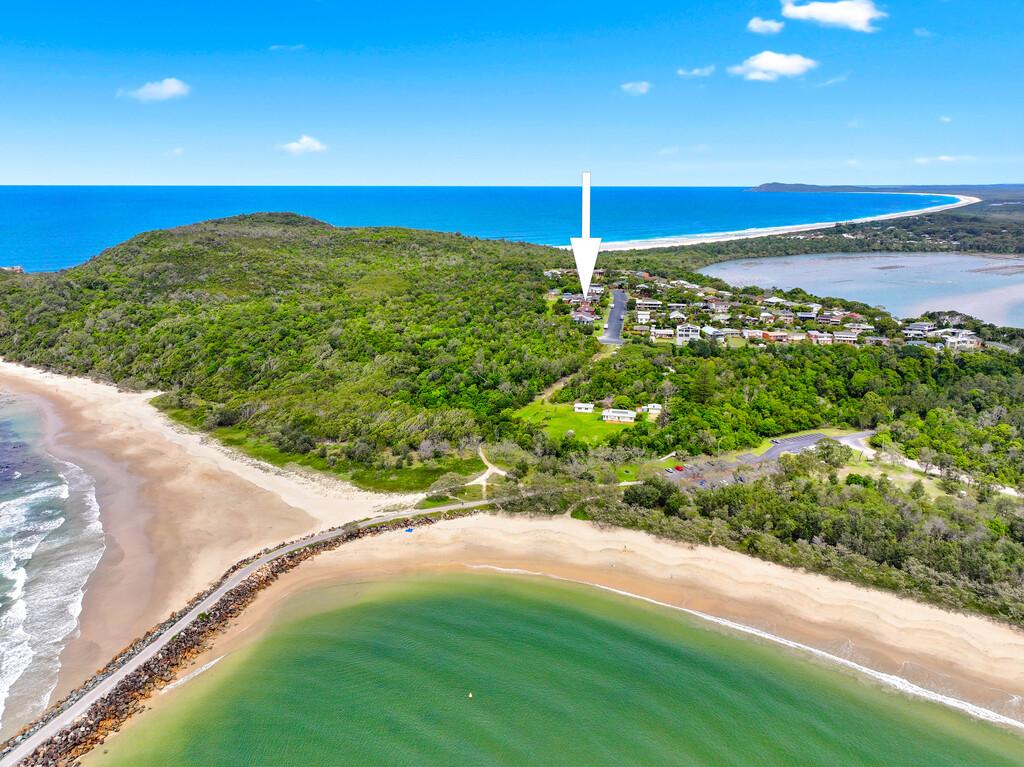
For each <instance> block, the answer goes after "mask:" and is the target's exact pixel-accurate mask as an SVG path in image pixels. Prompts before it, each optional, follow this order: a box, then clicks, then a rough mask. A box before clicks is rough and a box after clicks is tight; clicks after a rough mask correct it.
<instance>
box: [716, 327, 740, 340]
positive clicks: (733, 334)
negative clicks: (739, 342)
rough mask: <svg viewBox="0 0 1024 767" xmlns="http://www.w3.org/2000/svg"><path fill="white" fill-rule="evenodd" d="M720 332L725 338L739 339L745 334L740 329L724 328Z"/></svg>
mask: <svg viewBox="0 0 1024 767" xmlns="http://www.w3.org/2000/svg"><path fill="white" fill-rule="evenodd" d="M720 332H721V334H722V335H723V336H724V337H725V338H739V337H740V336H741V335H742V334H743V331H742V330H740V329H739V328H722V329H721V331H720Z"/></svg>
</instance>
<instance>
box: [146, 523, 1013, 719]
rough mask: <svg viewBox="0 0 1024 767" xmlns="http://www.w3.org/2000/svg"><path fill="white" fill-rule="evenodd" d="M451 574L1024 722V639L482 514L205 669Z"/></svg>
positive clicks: (843, 586) (794, 576) (405, 540)
mask: <svg viewBox="0 0 1024 767" xmlns="http://www.w3.org/2000/svg"><path fill="white" fill-rule="evenodd" d="M452 571H465V572H481V571H482V572H489V573H493V572H501V571H511V572H522V573H534V574H544V575H547V576H551V577H556V578H562V579H567V580H571V581H574V582H578V583H588V584H594V585H599V586H601V587H604V588H607V589H612V590H615V591H618V592H624V593H627V594H631V595H636V596H639V597H641V598H644V599H647V600H653V601H656V602H660V603H663V604H666V605H671V606H676V607H681V608H685V609H687V610H691V611H696V612H699V613H703V614H706V615H709V616H715V617H717V618H721V619H725V620H727V621H733V622H736V623H739V624H742V625H743V626H747V627H752V628H754V629H757V630H760V631H764V632H767V633H770V634H772V635H774V636H777V637H780V638H783V639H785V640H788V641H789V642H795V643H800V644H802V645H806V646H808V647H809V648H815V649H817V650H821V651H823V652H824V653H827V654H828V655H831V656H835V657H838V658H841V659H844V660H846V661H850V662H852V663H855V664H857V665H861V666H865V667H867V668H868V669H872V670H875V671H877V672H881V673H882V674H888V675H893V676H895V677H897V678H898V679H900V680H907V681H909V682H911V683H912V684H913V685H917V686H920V687H922V688H924V689H925V690H928V691H934V692H936V693H939V694H941V695H946V696H950V697H952V698H955V699H958V700H963V701H966V702H968V703H970V704H973V705H974V706H977V707H980V708H983V709H986V710H988V711H991V712H994V713H996V714H998V715H999V716H1000V717H1006V718H1008V719H1012V720H1015V721H1018V722H1024V705H1022V703H1021V701H1020V699H1021V698H1022V697H1024V631H1020V630H1018V629H1015V628H1013V627H1011V626H1008V625H1004V624H1000V623H997V622H995V621H992V620H989V619H986V618H982V617H978V616H971V615H965V614H958V613H953V612H949V611H946V610H942V609H939V608H937V607H932V606H929V605H924V604H921V603H918V602H914V601H912V600H908V599H903V598H900V597H898V596H895V595H893V594H889V593H885V592H881V591H875V590H872V589H866V588H862V587H859V586H855V585H852V584H848V583H843V582H839V581H833V580H831V579H829V578H827V577H824V576H820V575H815V574H811V573H806V572H802V571H798V570H793V569H789V568H786V567H782V566H780V565H775V564H772V563H769V562H763V561H761V560H758V559H754V558H751V557H747V556H744V555H742V554H738V553H736V552H732V551H728V550H725V549H720V548H712V547H707V546H690V545H686V544H679V543H674V542H671V541H666V540H662V539H658V538H655V537H653V536H649V535H647V534H645V533H640V532H637V531H632V530H622V529H617V528H601V527H598V526H597V525H594V524H592V523H588V522H580V521H577V520H572V519H569V518H567V517H556V518H547V517H532V518H531V517H523V516H517V517H512V516H506V515H493V514H488V515H483V514H482V515H477V516H473V517H466V518H461V519H455V520H450V521H447V522H440V523H438V524H436V525H433V526H430V527H427V528H420V529H417V530H416V532H415V533H414V534H412V535H407V534H404V533H385V534H383V535H380V536H376V537H372V538H365V539H361V540H358V541H354V542H352V543H349V544H346V545H345V546H342V547H341V548H339V549H336V550H334V551H331V552H328V553H325V554H323V555H321V556H320V557H318V558H316V559H314V560H311V561H309V562H306V563H304V564H303V565H302V566H300V567H299V568H297V569H295V570H293V571H291V572H289V573H287V574H286V575H284V576H283V577H282V578H281V579H280V580H279V581H278V582H277V583H275V584H274V585H272V586H271V587H270V588H268V589H267V590H266V591H264V592H263V593H261V594H260V596H259V597H258V598H257V600H256V602H254V603H253V605H252V606H251V607H250V608H249V610H248V611H247V612H246V613H245V614H244V615H243V616H242V618H241V620H240V621H238V623H236V624H235V625H234V626H233V627H232V628H231V629H230V630H229V631H228V633H227V634H225V635H223V636H222V637H220V638H219V639H218V640H216V641H215V642H214V645H213V647H212V648H211V649H210V650H209V651H208V652H207V653H206V654H205V655H204V656H202V657H201V658H199V659H198V660H197V662H196V666H195V667H196V668H199V667H201V666H202V665H203V664H204V663H206V662H209V661H212V660H214V659H215V658H220V657H222V656H224V655H226V654H228V653H230V652H232V651H235V650H237V649H239V648H241V647H242V646H244V645H245V644H246V643H247V642H250V641H252V640H253V639H254V638H256V637H258V636H260V635H261V633H262V632H264V631H265V630H266V629H267V628H268V627H269V626H270V625H272V623H273V620H274V619H275V616H276V615H277V614H278V613H279V612H280V610H281V608H282V606H283V605H284V604H285V603H286V602H288V600H289V599H290V598H291V597H292V596H294V595H296V594H299V593H303V594H306V593H308V592H309V591H310V590H312V589H316V588H318V587H325V586H330V585H336V584H338V583H343V582H358V581H369V580H378V579H385V578H393V577H400V576H410V575H415V574H416V573H430V572H452ZM509 577H516V576H514V575H509ZM303 602H304V604H315V600H308V599H307V600H303ZM803 654H804V655H806V656H807V657H808V658H814V657H815V656H813V655H812V654H811V653H808V652H806V651H804V652H803ZM817 659H818V660H819V661H821V660H822V658H821V657H820V656H818V657H817ZM889 686H894V685H892V684H890V685H889ZM165 698H167V699H173V695H167V696H162V697H161V700H164V699H165ZM161 705H162V704H161Z"/></svg>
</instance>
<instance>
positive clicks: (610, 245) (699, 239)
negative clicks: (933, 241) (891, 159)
mask: <svg viewBox="0 0 1024 767" xmlns="http://www.w3.org/2000/svg"><path fill="white" fill-rule="evenodd" d="M851 194H857V193H856V192H853V193H851ZM894 194H915V195H919V194H923V193H921V192H895V193H894ZM949 196H950V197H956V198H957V201H956V202H951V203H948V204H946V205H933V206H932V207H930V208H919V209H917V210H908V211H904V212H902V213H886V214H884V215H881V216H868V217H866V218H855V219H851V220H849V221H823V222H821V223H816V224H794V225H791V226H768V227H762V228H760V229H743V230H740V231H737V232H712V233H710V234H684V235H679V236H678V237H653V238H651V239H645V240H620V241H618V242H602V243H601V250H602V251H612V250H650V249H651V248H671V247H677V246H680V245H698V244H700V243H705V242H728V241H730V240H747V239H751V238H753V237H769V236H771V235H775V234H793V233H795V232H813V231H816V230H818V229H829V228H831V227H833V226H835V225H836V224H865V223H869V222H871V221H891V220H893V219H897V218H907V217H909V216H920V215H921V214H923V213H939V212H940V211H943V210H953V209H954V208H962V207H964V206H966V205H974V204H975V203H978V202H981V198H980V197H968V196H967V195H949Z"/></svg>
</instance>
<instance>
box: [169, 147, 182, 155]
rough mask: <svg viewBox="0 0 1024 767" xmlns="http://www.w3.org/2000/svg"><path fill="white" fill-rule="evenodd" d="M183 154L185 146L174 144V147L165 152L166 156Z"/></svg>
mask: <svg viewBox="0 0 1024 767" xmlns="http://www.w3.org/2000/svg"><path fill="white" fill-rule="evenodd" d="M184 155H185V147H181V146H176V147H174V149H171V150H170V151H168V152H167V156H168V157H184Z"/></svg>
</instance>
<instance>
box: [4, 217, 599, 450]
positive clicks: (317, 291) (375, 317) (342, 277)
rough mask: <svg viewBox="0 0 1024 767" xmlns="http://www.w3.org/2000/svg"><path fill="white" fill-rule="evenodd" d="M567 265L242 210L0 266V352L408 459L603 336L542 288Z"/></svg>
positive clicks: (472, 428)
mask: <svg viewBox="0 0 1024 767" xmlns="http://www.w3.org/2000/svg"><path fill="white" fill-rule="evenodd" d="M568 260H569V257H568V255H567V254H565V253H563V252H561V251H557V250H554V249H551V248H542V247H537V246H531V245H523V244H514V243H507V242H495V241H485V240H476V239H471V238H466V237H461V236H458V235H450V234H437V233H431V232H422V231H413V230H406V229H397V228H368V229H340V228H335V227H332V226H330V225H328V224H324V223H322V222H319V221H315V220H313V219H309V218H304V217H300V216H295V215H291V214H259V215H250V216H240V217H235V218H229V219H223V220H218V221H211V222H207V223H202V224H196V225H194V226H187V227H182V228H178V229H172V230H167V231H156V232H149V233H146V234H142V235H139V236H137V237H134V238H133V239H131V240H129V241H128V242H126V243H124V244H122V245H119V246H117V247H115V248H112V249H110V250H108V251H106V252H104V253H103V254H101V255H100V256H98V257H96V258H94V259H92V260H91V261H89V262H87V263H86V264H83V265H82V266H79V267H76V268H73V269H70V270H68V271H66V272H62V273H57V274H29V275H19V274H4V275H2V276H0V354H2V355H3V356H4V357H5V358H7V359H9V360H15V361H21V362H25V363H30V364H33V365H39V366H43V367H47V368H50V369H53V370H57V371H60V372H64V373H71V374H77V375H86V376H91V377H93V378H98V379H102V380H108V381H112V382H115V383H118V384H120V385H122V386H125V387H129V388H136V389H143V388H155V389H160V390H163V391H165V392H172V393H173V394H172V395H171V398H172V399H173V400H174V401H173V402H172V403H171V404H172V405H173V406H174V407H175V408H176V409H177V408H178V406H180V409H181V410H182V411H183V412H184V416H185V417H186V418H187V419H190V420H192V421H194V422H195V423H196V424H197V425H204V426H206V427H207V428H214V427H218V426H235V425H237V426H238V428H241V429H243V430H244V431H245V432H246V433H247V434H249V435H254V436H256V437H258V438H260V439H266V440H268V441H269V442H271V443H273V444H276V445H277V446H278V447H280V448H281V449H282V450H285V451H288V452H306V451H308V450H309V449H310V448H311V447H313V446H315V445H323V444H328V445H330V446H331V449H332V451H334V453H335V454H336V456H337V459H338V460H351V461H354V462H356V463H363V464H364V465H365V463H366V462H369V461H378V460H389V461H394V460H397V459H404V460H408V458H406V457H407V456H408V455H409V454H410V453H411V452H412V451H414V450H416V451H420V452H419V455H428V456H429V455H430V454H431V453H432V452H434V448H432V447H431V445H433V446H435V447H436V451H437V452H438V453H439V454H441V453H446V452H450V451H451V450H452V449H453V448H455V447H457V446H458V444H459V443H460V442H463V441H466V440H470V439H472V438H473V437H477V436H480V435H483V436H486V428H487V423H489V422H491V421H492V420H493V419H494V418H495V417H496V416H497V415H498V414H499V413H501V412H502V411H504V410H507V409H511V408H516V407H519V406H521V405H523V404H525V403H526V402H528V401H529V400H530V398H531V397H533V396H534V395H535V394H536V393H537V392H538V391H539V390H540V389H542V388H543V387H544V386H546V385H547V384H550V383H551V382H553V381H555V380H557V379H558V378H560V377H561V376H563V375H565V374H566V373H568V372H570V371H573V370H575V369H577V368H578V367H579V366H580V365H581V364H582V362H583V361H584V360H586V359H587V358H589V356H590V355H591V354H592V353H593V351H594V350H595V348H596V342H595V341H594V340H593V339H592V338H591V337H588V336H586V335H584V334H581V333H580V332H579V330H577V329H576V328H574V327H573V326H572V323H571V322H570V320H569V319H568V318H567V317H564V316H555V315H554V314H553V313H551V312H549V310H548V305H547V303H546V302H545V300H544V293H545V286H544V284H543V282H542V280H543V275H542V271H543V268H544V267H545V266H550V265H552V264H555V263H559V262H560V261H568ZM164 404H167V398H165V400H164ZM180 415H181V413H179V416H180ZM424 443H427V446H426V448H425V449H421V448H423V447H424Z"/></svg>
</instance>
